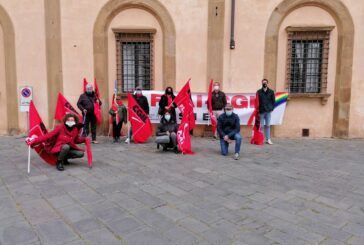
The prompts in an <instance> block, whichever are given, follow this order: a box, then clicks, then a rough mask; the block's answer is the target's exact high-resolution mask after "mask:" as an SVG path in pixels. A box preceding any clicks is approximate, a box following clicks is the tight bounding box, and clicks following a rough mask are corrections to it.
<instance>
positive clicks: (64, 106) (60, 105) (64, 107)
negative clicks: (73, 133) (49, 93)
mask: <svg viewBox="0 0 364 245" xmlns="http://www.w3.org/2000/svg"><path fill="white" fill-rule="evenodd" d="M68 113H73V114H75V115H77V116H78V117H79V118H80V121H81V122H82V116H81V115H80V114H79V113H78V112H77V111H76V109H75V108H74V107H73V106H72V105H71V104H70V103H69V102H68V101H67V100H66V98H65V97H64V96H63V95H62V94H61V93H58V100H57V107H56V112H55V113H54V119H56V120H59V121H61V120H62V119H63V117H64V116H65V115H66V114H68Z"/></svg>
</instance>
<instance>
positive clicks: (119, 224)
mask: <svg viewBox="0 0 364 245" xmlns="http://www.w3.org/2000/svg"><path fill="white" fill-rule="evenodd" d="M106 225H107V226H108V227H109V228H110V229H111V230H112V231H113V232H114V233H115V234H117V235H119V236H121V237H123V236H125V235H127V234H129V233H131V232H135V231H137V230H141V229H143V228H145V227H146V226H145V225H143V224H141V223H140V222H138V221H137V220H135V219H134V218H132V217H125V218H123V219H120V220H112V221H109V222H106Z"/></svg>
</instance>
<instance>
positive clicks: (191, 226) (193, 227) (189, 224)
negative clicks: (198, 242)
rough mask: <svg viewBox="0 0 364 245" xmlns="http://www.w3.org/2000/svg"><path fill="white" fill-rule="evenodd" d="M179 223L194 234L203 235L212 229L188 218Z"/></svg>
mask: <svg viewBox="0 0 364 245" xmlns="http://www.w3.org/2000/svg"><path fill="white" fill-rule="evenodd" d="M178 223H179V224H180V225H181V226H183V227H184V228H185V229H188V230H190V231H192V232H194V233H202V232H204V231H207V230H208V229H210V227H209V226H207V225H206V224H204V223H202V222H200V221H198V220H196V219H194V218H191V217H186V218H184V219H181V220H179V221H178Z"/></svg>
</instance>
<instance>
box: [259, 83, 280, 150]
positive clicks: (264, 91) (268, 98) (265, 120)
mask: <svg viewBox="0 0 364 245" xmlns="http://www.w3.org/2000/svg"><path fill="white" fill-rule="evenodd" d="M257 96H258V98H259V116H260V127H261V128H262V129H263V127H264V136H265V141H266V143H267V144H269V145H273V142H272V140H271V138H270V118H271V113H272V111H273V110H274V103H275V101H276V98H275V93H274V90H272V89H270V88H269V87H268V80H267V79H263V80H262V88H261V89H259V90H258V91H257Z"/></svg>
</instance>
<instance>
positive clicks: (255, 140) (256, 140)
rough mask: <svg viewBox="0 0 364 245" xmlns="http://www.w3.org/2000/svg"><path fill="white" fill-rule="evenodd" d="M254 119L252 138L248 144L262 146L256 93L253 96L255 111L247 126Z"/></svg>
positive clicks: (262, 140) (262, 137) (262, 136)
mask: <svg viewBox="0 0 364 245" xmlns="http://www.w3.org/2000/svg"><path fill="white" fill-rule="evenodd" d="M254 118H255V121H254V125H253V132H252V138H251V140H250V144H255V145H263V144H264V134H263V132H262V128H261V127H260V116H259V96H258V93H257V94H256V96H255V109H254V112H253V113H252V115H251V116H250V118H249V120H248V125H251V123H252V121H253V119H254Z"/></svg>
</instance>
